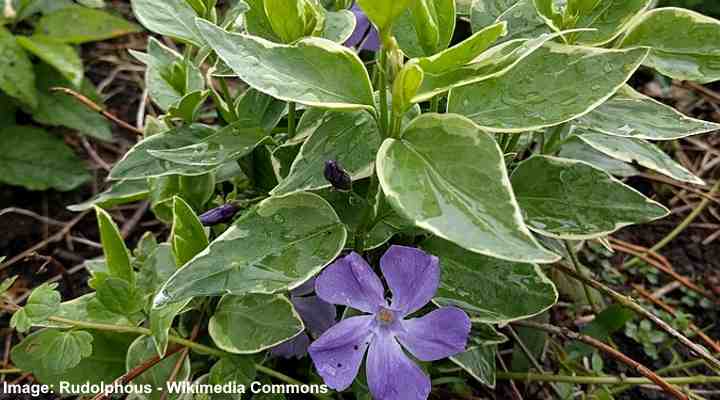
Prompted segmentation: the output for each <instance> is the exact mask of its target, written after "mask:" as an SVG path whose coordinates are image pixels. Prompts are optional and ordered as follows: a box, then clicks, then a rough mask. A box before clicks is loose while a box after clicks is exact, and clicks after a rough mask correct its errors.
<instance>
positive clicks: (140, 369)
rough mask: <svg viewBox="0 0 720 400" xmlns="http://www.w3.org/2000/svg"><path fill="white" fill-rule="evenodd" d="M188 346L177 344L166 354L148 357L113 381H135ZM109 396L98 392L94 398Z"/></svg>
mask: <svg viewBox="0 0 720 400" xmlns="http://www.w3.org/2000/svg"><path fill="white" fill-rule="evenodd" d="M185 348H186V347H183V346H176V347H175V348H173V349H172V350H170V351H168V352H167V353H166V354H165V356H163V357H160V356H159V355H155V356H154V357H152V358H150V359H147V360H145V361H143V362H142V363H141V364H140V365H138V366H136V367H135V368H133V369H131V370H130V371H128V372H127V373H125V374H124V375H122V376H120V377H119V378H117V379H115V382H113V383H114V384H116V385H126V384H128V383H130V382H132V381H133V379H135V378H137V377H138V376H140V375H142V374H143V373H145V371H147V370H149V369H150V368H152V367H154V366H156V365H157V364H159V363H160V362H161V361H163V360H164V359H166V358H168V357H170V356H172V355H173V354H175V353H177V352H179V351H180V350H183V349H185ZM108 398H109V396H108V393H106V392H100V393H98V394H96V395H95V396H94V397H93V398H92V400H108Z"/></svg>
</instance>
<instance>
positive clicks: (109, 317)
mask: <svg viewBox="0 0 720 400" xmlns="http://www.w3.org/2000/svg"><path fill="white" fill-rule="evenodd" d="M123 314H124V313H122V314H118V313H114V312H112V311H110V310H108V309H107V307H105V306H104V305H103V304H102V303H101V302H100V300H98V298H97V295H96V293H88V294H86V295H84V296H80V297H78V298H76V299H73V300H70V301H66V302H63V303H60V308H59V309H58V310H57V312H56V313H55V314H54V315H55V316H57V317H60V318H65V319H71V320H75V321H86V322H94V323H99V324H109V325H131V324H132V323H133V322H131V321H130V320H129V319H128V318H127V317H126V316H125V315H123ZM36 325H37V326H42V327H45V328H72V326H68V325H65V324H61V323H58V322H55V321H51V322H49V323H47V324H43V323H40V324H36Z"/></svg>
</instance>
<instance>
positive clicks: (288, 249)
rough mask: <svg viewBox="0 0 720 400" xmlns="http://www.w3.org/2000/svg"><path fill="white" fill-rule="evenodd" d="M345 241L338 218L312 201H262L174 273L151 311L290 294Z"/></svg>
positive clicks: (302, 196) (310, 197) (305, 196)
mask: <svg viewBox="0 0 720 400" xmlns="http://www.w3.org/2000/svg"><path fill="white" fill-rule="evenodd" d="M346 237H347V233H346V231H345V227H344V226H343V224H342V222H341V221H340V220H339V218H338V216H337V215H336V214H335V212H334V211H333V209H332V208H331V207H330V205H329V204H327V202H326V201H325V200H323V199H322V198H321V197H319V196H317V195H314V194H309V193H297V194H293V195H289V196H285V197H277V198H270V199H267V200H265V201H263V202H261V203H260V204H258V205H257V206H256V207H254V208H253V209H251V210H249V211H248V212H247V213H246V214H245V215H243V216H242V217H241V218H240V219H238V220H237V221H235V223H234V224H233V225H232V226H231V227H230V228H229V229H228V230H227V231H225V233H223V234H222V235H220V236H219V237H218V238H217V239H215V240H214V241H213V242H212V243H211V244H210V247H209V248H208V249H207V250H206V251H203V252H202V253H200V254H198V255H197V256H196V257H195V258H194V259H192V260H190V262H188V263H187V264H185V266H183V268H181V269H180V270H178V272H177V273H176V274H175V275H173V276H172V278H170V280H168V282H167V283H166V284H165V286H164V287H163V289H162V290H161V292H160V294H158V296H156V298H155V307H160V306H162V305H164V304H167V303H174V302H179V301H182V300H185V299H188V298H191V297H196V296H211V295H219V294H224V293H232V294H238V295H239V294H244V293H250V292H254V293H274V292H279V291H283V290H289V289H294V288H296V287H298V286H300V285H301V284H303V283H304V282H305V281H307V280H308V279H310V278H311V277H312V276H314V275H316V274H317V273H318V272H320V271H321V270H322V268H323V267H324V266H326V265H327V264H329V263H330V262H332V261H333V260H334V259H335V257H337V255H338V254H339V253H340V251H341V250H342V248H343V246H344V244H345V240H346Z"/></svg>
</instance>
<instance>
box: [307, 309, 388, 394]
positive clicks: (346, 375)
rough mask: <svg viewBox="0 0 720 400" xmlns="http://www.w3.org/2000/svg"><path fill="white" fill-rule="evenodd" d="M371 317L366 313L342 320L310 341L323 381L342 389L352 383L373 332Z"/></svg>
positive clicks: (310, 350)
mask: <svg viewBox="0 0 720 400" xmlns="http://www.w3.org/2000/svg"><path fill="white" fill-rule="evenodd" d="M373 319H374V317H373V316H370V315H366V316H362V317H353V318H348V319H345V320H342V321H340V323H338V324H337V325H335V326H333V327H332V328H330V329H329V330H327V331H326V332H325V333H324V334H323V335H322V336H320V338H319V339H318V340H316V341H314V342H313V343H312V344H311V345H310V348H309V349H308V352H309V353H310V357H311V358H312V360H313V363H314V364H315V368H316V369H317V371H318V373H319V374H320V376H322V378H323V380H324V381H325V384H326V385H328V386H329V387H331V388H333V389H335V390H345V389H347V388H348V387H349V386H350V385H351V384H352V383H353V381H354V380H355V377H356V376H357V374H358V370H360V364H362V360H363V356H364V355H365V351H366V350H367V348H368V343H369V340H370V338H371V336H372V334H373V333H372V331H371V330H370V327H371V324H372V322H373Z"/></svg>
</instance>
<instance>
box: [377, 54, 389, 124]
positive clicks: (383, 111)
mask: <svg viewBox="0 0 720 400" xmlns="http://www.w3.org/2000/svg"><path fill="white" fill-rule="evenodd" d="M386 58H387V57H386V54H385V48H382V49H380V51H379V52H378V63H377V66H378V80H379V82H378V83H379V89H378V90H379V92H380V104H379V105H378V107H380V134H381V135H382V137H383V138H387V137H389V136H390V133H389V132H388V95H387V89H388V87H387V70H386V68H387V62H386V61H387V60H386Z"/></svg>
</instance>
